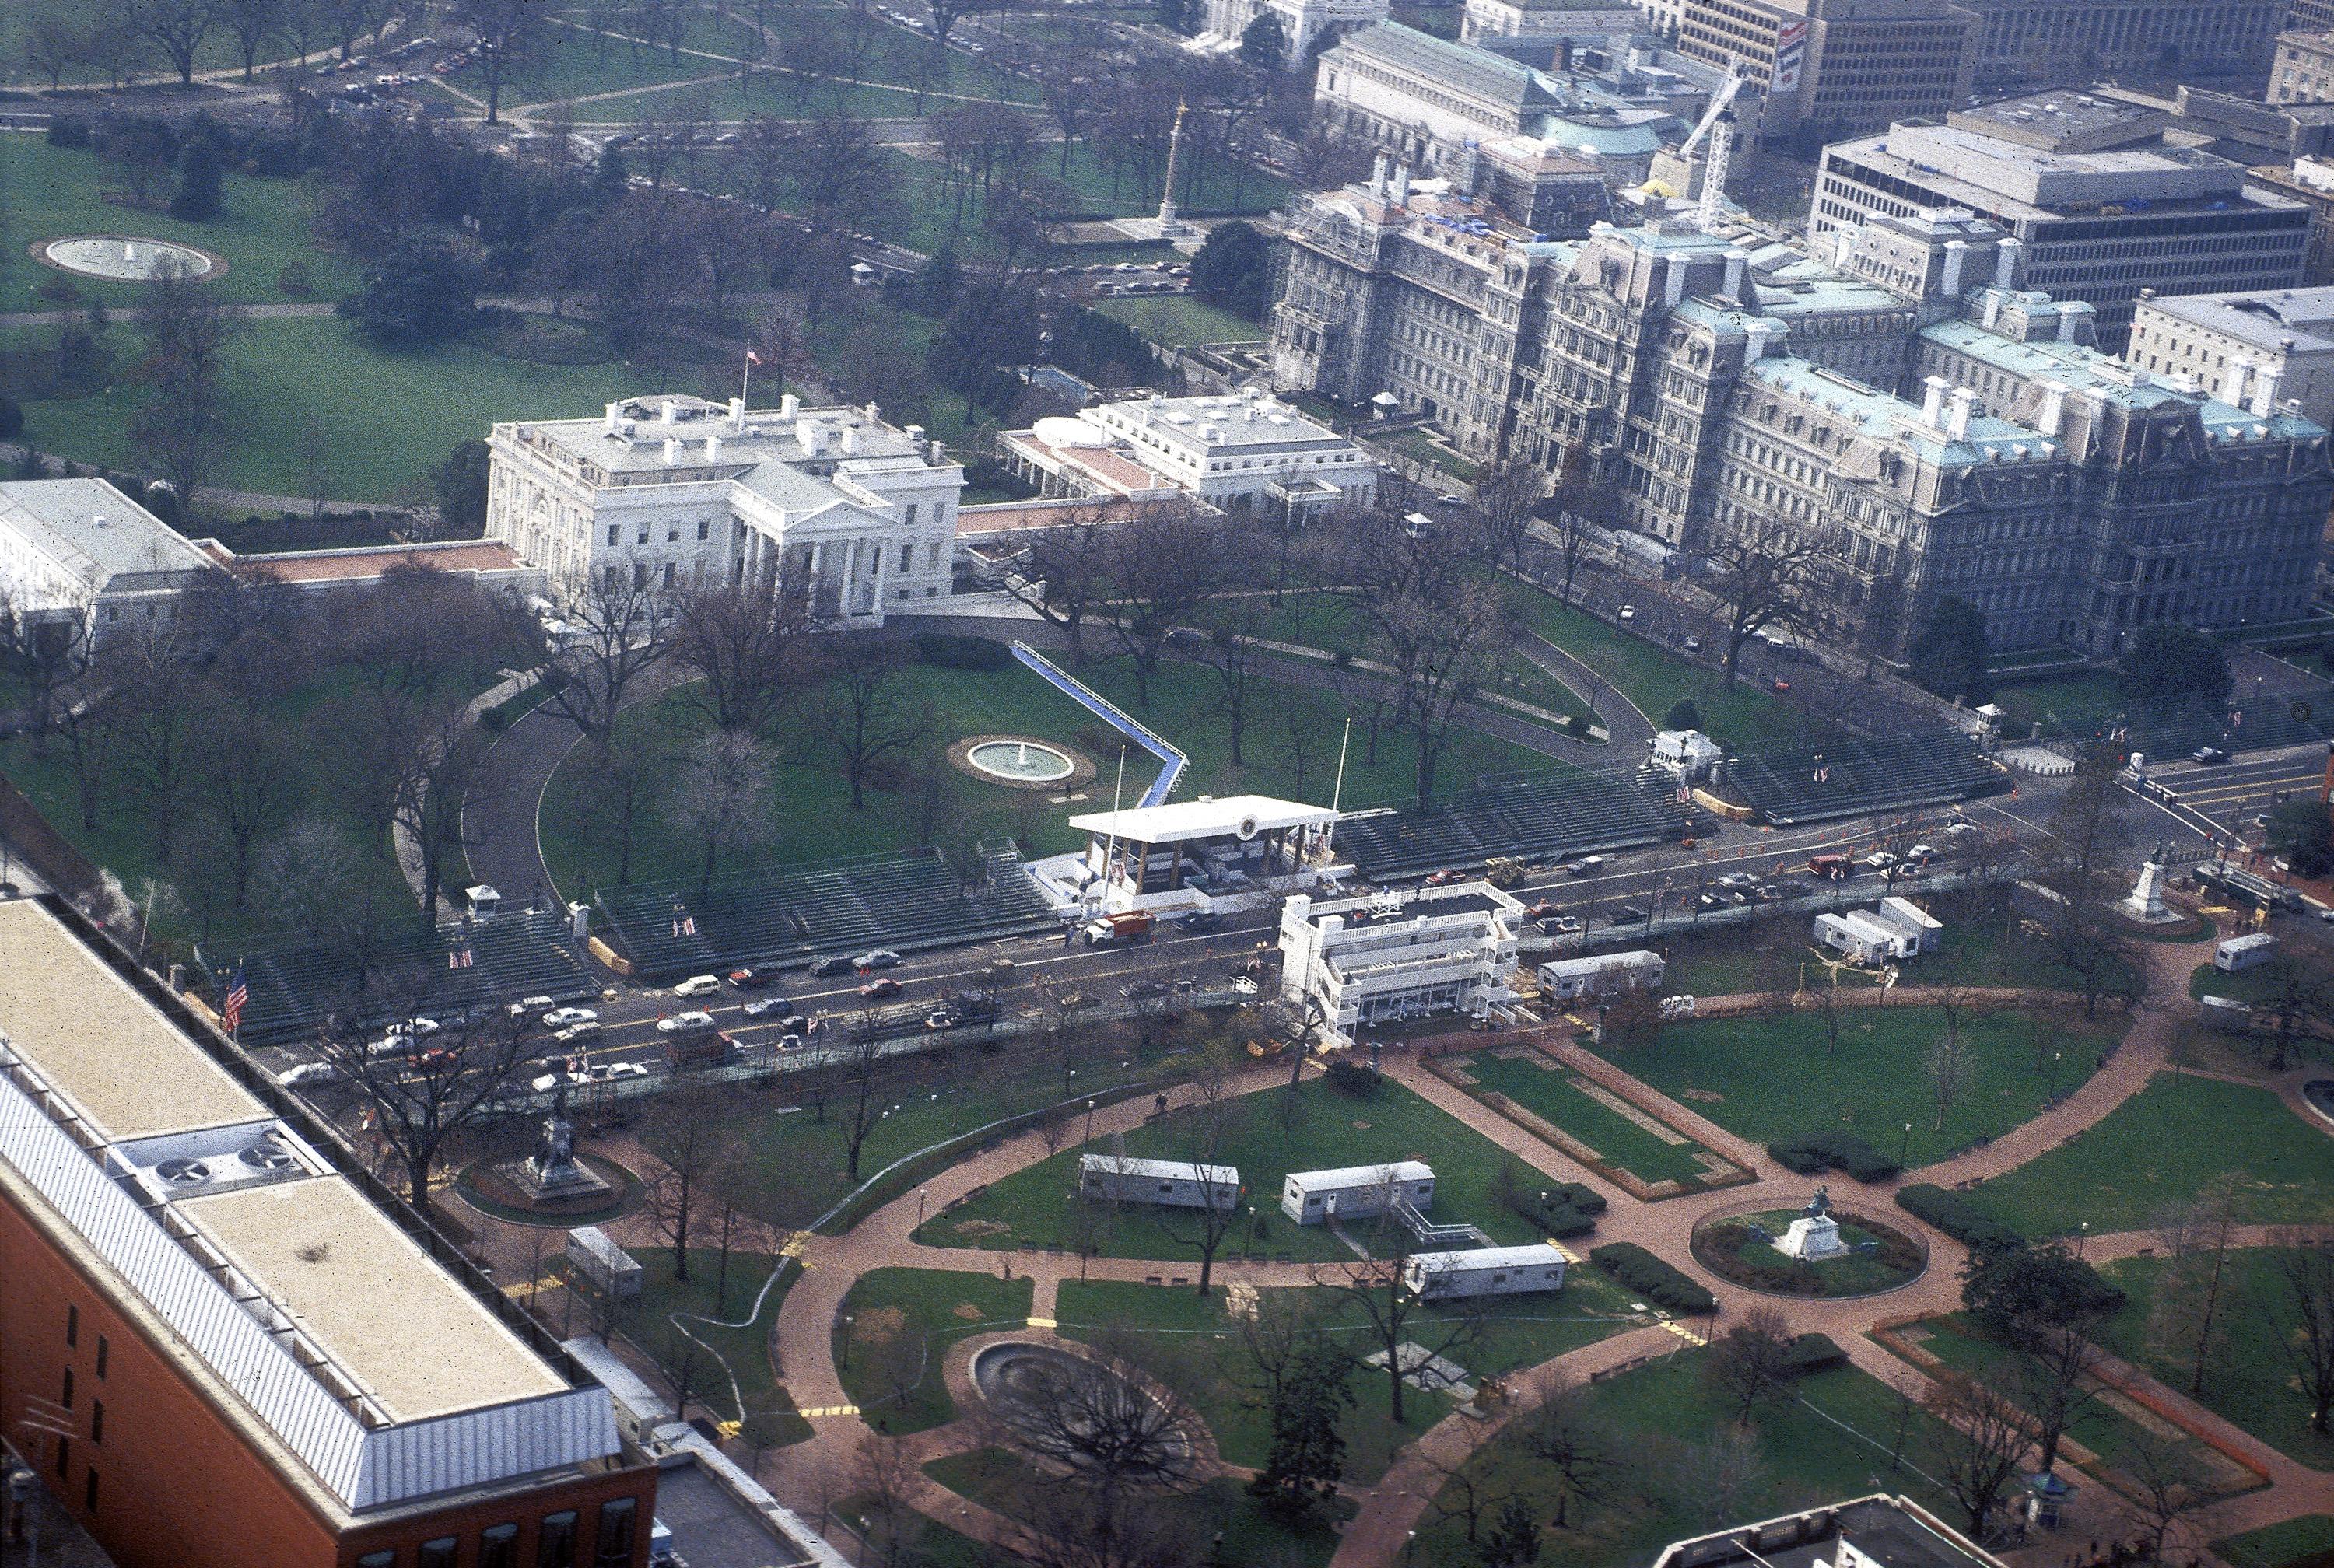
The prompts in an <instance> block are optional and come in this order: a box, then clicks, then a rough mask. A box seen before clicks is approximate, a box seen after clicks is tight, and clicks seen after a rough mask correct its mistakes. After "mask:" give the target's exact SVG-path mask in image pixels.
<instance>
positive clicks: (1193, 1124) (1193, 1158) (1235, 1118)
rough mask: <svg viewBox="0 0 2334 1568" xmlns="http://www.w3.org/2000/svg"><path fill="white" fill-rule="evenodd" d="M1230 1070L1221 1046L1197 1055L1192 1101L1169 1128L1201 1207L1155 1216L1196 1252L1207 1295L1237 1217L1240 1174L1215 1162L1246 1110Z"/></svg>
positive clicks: (1170, 1210)
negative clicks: (1188, 1166)
mask: <svg viewBox="0 0 2334 1568" xmlns="http://www.w3.org/2000/svg"><path fill="white" fill-rule="evenodd" d="M1230 1067H1231V1064H1230V1060H1229V1058H1228V1057H1227V1056H1226V1054H1225V1053H1224V1051H1223V1050H1222V1049H1221V1048H1220V1047H1211V1048H1210V1049H1207V1050H1204V1051H1202V1052H1201V1059H1200V1065H1199V1067H1198V1070H1197V1071H1196V1072H1195V1073H1193V1075H1192V1078H1191V1084H1190V1085H1189V1090H1190V1095H1191V1097H1190V1099H1189V1100H1188V1101H1186V1102H1185V1103H1184V1104H1182V1105H1181V1106H1179V1107H1178V1108H1177V1109H1176V1111H1174V1113H1173V1121H1172V1123H1171V1126H1170V1133H1171V1135H1172V1138H1173V1139H1174V1141H1175V1146H1176V1151H1177V1153H1178V1154H1179V1155H1180V1156H1181V1158H1182V1159H1184V1160H1186V1161H1188V1162H1189V1163H1190V1164H1191V1169H1192V1170H1193V1172H1194V1184H1195V1186H1196V1187H1197V1188H1198V1197H1199V1199H1200V1202H1199V1205H1198V1207H1194V1208H1162V1209H1161V1210H1160V1211H1159V1221H1160V1224H1161V1226H1162V1227H1163V1228H1165V1230H1166V1231H1167V1233H1168V1234H1169V1235H1170V1236H1173V1237H1175V1239H1176V1240H1178V1241H1180V1242H1182V1243H1184V1244H1185V1245H1186V1246H1195V1247H1197V1248H1198V1249H1199V1252H1200V1282H1199V1294H1201V1295H1206V1294H1208V1293H1209V1290H1210V1286H1211V1284H1213V1282H1214V1279H1215V1272H1216V1254H1217V1253H1219V1252H1220V1251H1221V1250H1222V1249H1223V1245H1224V1237H1225V1236H1227V1235H1229V1234H1230V1231H1231V1228H1232V1227H1233V1226H1234V1225H1235V1224H1236V1223H1238V1221H1239V1214H1240V1202H1239V1199H1240V1185H1239V1172H1238V1171H1237V1170H1235V1169H1232V1168H1231V1167H1229V1166H1224V1165H1220V1164H1218V1163H1217V1157H1218V1156H1219V1155H1220V1154H1221V1153H1222V1152H1223V1150H1224V1145H1225V1144H1226V1142H1227V1141H1229V1140H1230V1139H1231V1138H1232V1136H1233V1135H1234V1134H1235V1133H1236V1132H1237V1131H1238V1130H1239V1126H1240V1122H1241V1121H1242V1119H1243V1117H1244V1114H1245V1112H1246V1111H1247V1107H1246V1105H1245V1104H1243V1103H1242V1102H1241V1101H1239V1099H1237V1098H1236V1097H1235V1095H1234V1092H1233V1091H1232V1089H1231V1086H1230ZM1104 1158H1105V1159H1107V1158H1109V1157H1108V1156H1105V1157H1104Z"/></svg>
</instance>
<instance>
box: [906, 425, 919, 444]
mask: <svg viewBox="0 0 2334 1568" xmlns="http://www.w3.org/2000/svg"><path fill="white" fill-rule="evenodd" d="M902 434H903V435H905V436H906V437H907V438H908V439H909V440H911V441H921V440H922V439H923V438H924V428H923V427H922V426H921V425H910V426H909V427H908V428H906V429H905V430H904V431H902Z"/></svg>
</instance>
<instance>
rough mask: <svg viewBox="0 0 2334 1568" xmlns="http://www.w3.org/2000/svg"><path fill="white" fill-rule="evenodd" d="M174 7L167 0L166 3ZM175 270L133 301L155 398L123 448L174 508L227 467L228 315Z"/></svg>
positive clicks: (231, 334) (232, 330) (231, 331)
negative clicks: (158, 475) (142, 459)
mask: <svg viewBox="0 0 2334 1568" xmlns="http://www.w3.org/2000/svg"><path fill="white" fill-rule="evenodd" d="M173 3H175V0H173ZM200 288H201V285H200V284H199V283H198V281H197V280H196V279H195V278H194V277H192V276H191V275H189V274H187V273H186V272H185V271H183V270H182V269H178V268H165V269H164V270H163V271H161V272H160V273H159V274H156V275H155V276H154V278H153V279H152V280H151V281H149V283H148V284H146V285H145V287H144V288H143V290H142V291H141V292H140V295H139V310H138V324H139V327H140V330H141V331H142V332H144V333H145V334H146V338H147V341H148V342H149V345H150V347H151V352H150V353H149V357H148V359H147V362H146V366H145V374H146V378H147V380H148V381H149V383H150V384H151V385H152V386H153V387H154V389H155V392H156V396H155V397H154V399H152V400H151V401H149V403H148V404H147V405H146V407H145V408H144V409H142V410H141V411H140V414H139V416H138V418H137V419H136V421H135V422H134V423H133V424H132V426H131V428H130V440H131V443H132V444H133V445H134V446H135V447H137V448H138V450H139V451H140V452H141V453H143V454H144V455H145V456H146V457H147V458H148V459H149V460H150V461H151V462H152V463H153V464H154V465H155V467H158V468H159V469H160V470H161V472H162V476H163V477H164V478H166V479H168V480H169V482H170V484H171V486H172V487H173V488H174V489H175V490H176V491H177V493H178V501H179V503H180V504H181V505H191V504H192V503H193V501H194V499H195V491H196V489H197V488H198V486H200V485H201V484H202V483H203V481H204V480H206V479H207V478H208V477H209V476H211V475H212V474H213V473H215V472H217V469H218V467H219V466H220V465H221V464H222V463H224V462H225V461H226V460H227V434H226V431H225V429H224V428H223V426H222V424H221V420H220V413H221V405H222V401H223V396H222V394H223V390H224V381H225V379H226V351H227V345H228V344H229V343H230V342H231V341H233V340H234V338H235V336H236V326H237V322H236V318H235V316H234V314H233V313H232V312H231V311H230V310H229V309H228V308H227V306H225V305H223V304H221V303H218V302H217V300H216V299H214V298H212V297H211V296H209V295H207V294H205V293H201V292H200Z"/></svg>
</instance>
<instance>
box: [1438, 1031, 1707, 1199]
mask: <svg viewBox="0 0 2334 1568" xmlns="http://www.w3.org/2000/svg"><path fill="white" fill-rule="evenodd" d="M1454 1065H1456V1066H1457V1067H1459V1068H1461V1070H1462V1071H1464V1072H1466V1073H1469V1074H1470V1075H1471V1076H1472V1077H1473V1078H1474V1080H1475V1082H1474V1083H1473V1084H1472V1085H1471V1088H1473V1089H1475V1090H1480V1091H1486V1092H1496V1093H1500V1094H1504V1095H1506V1096H1507V1097H1508V1098H1509V1099H1510V1100H1512V1101H1515V1102H1516V1103H1517V1104H1519V1105H1520V1106H1522V1107H1523V1108H1524V1109H1525V1110H1527V1111H1531V1112H1532V1113H1533V1114H1535V1115H1537V1116H1540V1117H1544V1118H1546V1119H1547V1120H1548V1121H1552V1122H1554V1123H1555V1124H1556V1125H1557V1126H1558V1127H1561V1128H1562V1129H1564V1130H1565V1131H1567V1132H1569V1133H1571V1134H1572V1135H1573V1136H1574V1137H1575V1138H1577V1139H1579V1140H1581V1141H1582V1142H1583V1143H1586V1144H1587V1145H1588V1147H1590V1148H1591V1149H1594V1150H1596V1152H1597V1153H1599V1154H1601V1155H1603V1156H1604V1157H1605V1158H1606V1159H1607V1160H1609V1161H1610V1162H1612V1163H1613V1164H1615V1165H1617V1166H1619V1167H1620V1168H1621V1169H1624V1170H1626V1171H1628V1172H1629V1173H1630V1174H1631V1175H1633V1176H1635V1177H1636V1178H1638V1179H1640V1180H1642V1181H1647V1182H1662V1181H1673V1182H1676V1183H1677V1184H1678V1185H1679V1186H1680V1187H1683V1188H1688V1189H1692V1188H1696V1187H1699V1186H1700V1185H1701V1183H1702V1176H1703V1168H1702V1163H1701V1162H1700V1161H1699V1160H1697V1159H1694V1156H1695V1155H1697V1154H1700V1153H1702V1152H1703V1150H1702V1145H1701V1144H1699V1143H1696V1142H1694V1141H1693V1140H1691V1139H1684V1140H1681V1141H1679V1142H1675V1143H1673V1142H1670V1141H1669V1140H1666V1139H1664V1138H1662V1137H1660V1136H1659V1135H1658V1134H1655V1133H1654V1132H1651V1131H1648V1130H1646V1129H1644V1128H1643V1127H1640V1126H1638V1125H1637V1124H1636V1123H1635V1121H1630V1120H1629V1119H1628V1118H1627V1117H1625V1116H1624V1115H1622V1114H1621V1113H1620V1112H1619V1111H1615V1110H1614V1109H1613V1108H1612V1107H1611V1106H1609V1105H1606V1103H1604V1101H1600V1100H1598V1099H1596V1096H1595V1095H1593V1094H1591V1093H1589V1092H1587V1089H1586V1088H1584V1087H1583V1083H1584V1082H1585V1081H1584V1080H1581V1079H1579V1078H1577V1077H1576V1076H1575V1075H1574V1074H1573V1073H1570V1072H1568V1071H1567V1070H1565V1069H1563V1068H1561V1067H1558V1066H1557V1064H1556V1063H1555V1061H1554V1059H1553V1058H1549V1057H1544V1056H1539V1055H1537V1054H1534V1055H1523V1054H1520V1053H1519V1054H1511V1055H1507V1056H1504V1057H1503V1056H1500V1055H1496V1054H1493V1053H1489V1052H1484V1053H1477V1054H1475V1055H1473V1056H1468V1057H1462V1058H1461V1059H1460V1060H1459V1061H1458V1062H1457V1063H1454ZM1673 1136H1676V1135H1675V1134H1673Z"/></svg>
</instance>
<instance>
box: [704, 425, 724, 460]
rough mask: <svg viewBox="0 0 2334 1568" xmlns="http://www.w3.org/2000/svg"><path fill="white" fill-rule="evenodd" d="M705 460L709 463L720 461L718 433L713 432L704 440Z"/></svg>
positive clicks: (719, 436) (719, 437) (719, 438)
mask: <svg viewBox="0 0 2334 1568" xmlns="http://www.w3.org/2000/svg"><path fill="white" fill-rule="evenodd" d="M705 460H706V461H707V462H709V463H719V461H721V435H720V432H719V431H715V432H713V433H711V434H709V435H708V436H707V437H706V438H705Z"/></svg>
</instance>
